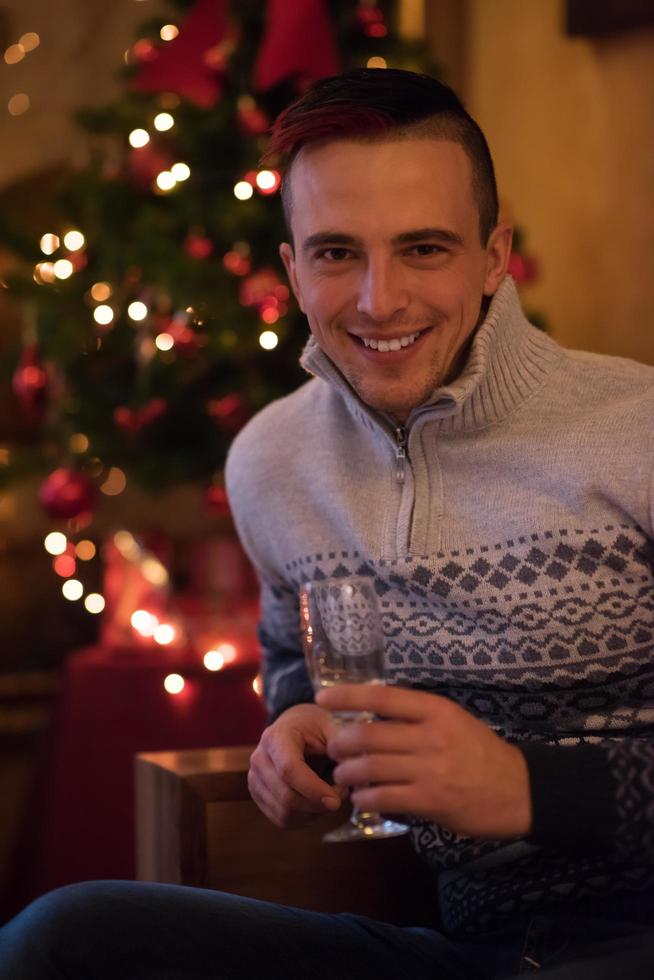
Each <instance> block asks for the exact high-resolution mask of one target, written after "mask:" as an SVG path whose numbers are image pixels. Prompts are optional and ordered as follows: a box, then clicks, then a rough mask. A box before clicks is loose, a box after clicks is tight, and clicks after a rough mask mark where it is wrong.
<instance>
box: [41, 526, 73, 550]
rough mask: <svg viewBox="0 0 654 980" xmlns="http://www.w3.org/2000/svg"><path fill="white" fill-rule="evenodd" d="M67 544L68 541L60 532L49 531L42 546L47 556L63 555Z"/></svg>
mask: <svg viewBox="0 0 654 980" xmlns="http://www.w3.org/2000/svg"><path fill="white" fill-rule="evenodd" d="M67 544H68V539H67V538H66V535H65V534H62V533H61V531H51V532H50V534H46V536H45V538H44V541H43V545H44V547H45V550H46V551H47V552H48V554H49V555H63V553H64V551H65V550H66V546H67Z"/></svg>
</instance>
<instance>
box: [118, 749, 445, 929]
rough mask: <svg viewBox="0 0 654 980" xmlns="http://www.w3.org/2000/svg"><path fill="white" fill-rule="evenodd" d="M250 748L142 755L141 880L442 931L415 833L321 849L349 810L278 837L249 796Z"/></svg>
mask: <svg viewBox="0 0 654 980" xmlns="http://www.w3.org/2000/svg"><path fill="white" fill-rule="evenodd" d="M251 751H252V748H251V747H248V746H244V747H237V748H212V749H199V750H191V751H182V752H148V753H143V754H141V755H138V756H137V757H136V762H135V768H136V832H137V833H136V836H137V876H138V878H139V879H141V880H144V881H159V882H170V883H174V884H181V885H193V886H197V887H201V888H212V889H218V890H221V891H225V892H231V893H234V894H237V895H247V896H249V897H251V898H258V899H263V900H266V901H271V902H280V903H282V904H285V905H294V906H298V907H301V908H307V909H314V910H316V911H323V912H357V913H359V914H361V915H369V916H372V917H374V918H378V919H382V920H384V921H387V922H394V923H397V924H399V925H433V926H436V925H437V922H436V898H435V888H434V884H433V880H432V878H431V877H430V875H429V873H428V871H427V869H426V868H425V867H424V865H422V864H421V862H420V861H419V860H418V858H417V857H416V856H415V854H414V852H413V848H412V846H411V841H410V838H409V836H408V835H407V836H404V837H395V838H390V839H387V840H379V841H375V840H372V841H368V840H366V841H357V842H355V843H348V844H324V843H323V842H322V840H321V836H322V834H323V833H324V832H325V830H326V829H328V828H330V827H334V826H337V825H338V824H339V823H342V822H343V820H344V819H346V808H345V807H344V808H342V809H341V811H340V812H339V813H336V814H327V815H326V816H325V817H324V818H322V817H321V818H320V819H319V820H318V821H317V822H316V823H314V824H312V825H311V826H310V827H309V828H308V829H301V830H279V829H278V828H276V827H275V826H274V825H273V824H271V823H270V822H269V821H268V820H267V819H266V818H265V817H264V816H263V814H262V813H261V812H260V811H259V810H258V808H257V807H256V806H255V804H254V803H253V802H252V800H251V799H250V795H249V792H248V788H247V769H248V763H249V757H250V753H251Z"/></svg>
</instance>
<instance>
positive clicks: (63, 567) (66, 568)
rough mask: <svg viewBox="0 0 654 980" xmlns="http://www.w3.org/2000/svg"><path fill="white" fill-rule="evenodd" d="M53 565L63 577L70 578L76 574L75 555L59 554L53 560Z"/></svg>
mask: <svg viewBox="0 0 654 980" xmlns="http://www.w3.org/2000/svg"><path fill="white" fill-rule="evenodd" d="M52 567H53V568H54V570H55V572H56V574H57V575H60V576H61V578H70V577H71V575H74V574H75V569H76V567H77V565H76V562H75V559H74V558H73V556H72V555H69V554H68V553H66V554H65V555H58V556H57V557H56V558H55V560H54V561H53V563H52ZM78 598H79V597H78Z"/></svg>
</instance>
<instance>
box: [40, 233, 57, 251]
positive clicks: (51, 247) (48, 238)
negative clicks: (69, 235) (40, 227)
mask: <svg viewBox="0 0 654 980" xmlns="http://www.w3.org/2000/svg"><path fill="white" fill-rule="evenodd" d="M60 244H61V242H60V241H59V236H58V235H52V234H50V233H48V234H46V235H43V236H42V238H41V241H40V242H39V246H40V248H41V251H42V252H43V254H44V255H52V254H53V253H54V252H56V251H57V249H58V248H59V245H60Z"/></svg>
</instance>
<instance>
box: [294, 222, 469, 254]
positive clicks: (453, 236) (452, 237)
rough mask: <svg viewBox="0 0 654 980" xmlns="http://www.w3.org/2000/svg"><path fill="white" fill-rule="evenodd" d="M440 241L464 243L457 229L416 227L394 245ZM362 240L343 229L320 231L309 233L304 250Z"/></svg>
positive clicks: (394, 240)
mask: <svg viewBox="0 0 654 980" xmlns="http://www.w3.org/2000/svg"><path fill="white" fill-rule="evenodd" d="M425 241H432V242H433V241H439V242H443V243H444V244H446V245H458V246H462V245H463V239H462V238H461V235H459V234H458V233H457V232H456V231H450V229H449V228H416V229H415V230H413V231H403V232H402V233H401V234H399V235H395V237H394V238H393V239H392V244H393V245H415V244H416V243H418V242H425ZM361 244H362V240H361V239H360V238H356V237H355V236H354V235H346V234H345V233H344V232H342V231H318V232H316V233H315V234H314V235H309V237H308V238H305V240H304V242H303V243H302V251H303V252H310V251H311V249H314V248H324V247H325V246H327V245H334V246H352V245H355V246H360V245H361Z"/></svg>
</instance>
